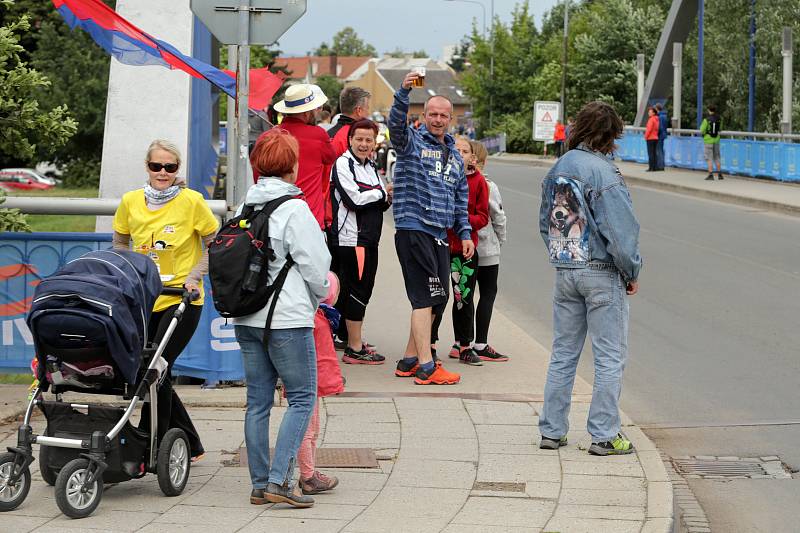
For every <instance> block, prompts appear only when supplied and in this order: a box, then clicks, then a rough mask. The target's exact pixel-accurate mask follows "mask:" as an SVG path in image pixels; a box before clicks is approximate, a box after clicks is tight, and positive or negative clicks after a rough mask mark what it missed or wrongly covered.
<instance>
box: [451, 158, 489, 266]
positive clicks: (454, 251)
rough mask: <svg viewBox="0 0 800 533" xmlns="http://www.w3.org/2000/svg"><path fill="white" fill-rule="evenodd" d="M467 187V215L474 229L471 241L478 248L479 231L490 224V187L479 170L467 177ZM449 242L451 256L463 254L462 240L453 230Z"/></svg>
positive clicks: (471, 233)
mask: <svg viewBox="0 0 800 533" xmlns="http://www.w3.org/2000/svg"><path fill="white" fill-rule="evenodd" d="M467 186H468V187H469V199H468V202H467V214H468V216H469V225H470V227H472V231H471V232H470V239H472V242H473V243H474V244H475V246H478V230H480V229H481V228H483V227H484V226H486V225H487V224H488V223H489V186H488V185H487V184H486V178H484V177H483V174H481V171H480V170H477V169H475V172H473V173H472V174H468V175H467ZM447 240H448V241H449V243H450V254H451V255H459V254H461V252H462V251H463V247H462V245H461V239H459V238H458V235H456V232H455V231H453V229H452V228H451V229H448V230H447Z"/></svg>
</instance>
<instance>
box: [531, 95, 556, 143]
mask: <svg viewBox="0 0 800 533" xmlns="http://www.w3.org/2000/svg"><path fill="white" fill-rule="evenodd" d="M560 116H561V103H560V102H545V101H538V102H534V104H533V140H534V141H545V142H553V134H555V132H556V121H557V120H558V118H559V117H560Z"/></svg>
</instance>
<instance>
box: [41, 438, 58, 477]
mask: <svg viewBox="0 0 800 533" xmlns="http://www.w3.org/2000/svg"><path fill="white" fill-rule="evenodd" d="M39 473H40V474H42V479H43V480H44V482H45V483H47V484H48V485H50V486H51V487H52V486H53V485H55V484H56V477H57V476H58V474H56V473H55V472H53V469H52V468H50V447H49V446H44V445H42V444H40V445H39Z"/></svg>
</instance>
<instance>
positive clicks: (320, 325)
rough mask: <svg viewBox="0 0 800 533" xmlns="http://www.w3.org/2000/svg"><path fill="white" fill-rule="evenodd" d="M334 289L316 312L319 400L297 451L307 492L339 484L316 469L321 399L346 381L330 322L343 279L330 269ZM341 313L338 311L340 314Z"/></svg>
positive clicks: (301, 487) (333, 478)
mask: <svg viewBox="0 0 800 533" xmlns="http://www.w3.org/2000/svg"><path fill="white" fill-rule="evenodd" d="M328 281H329V282H330V289H328V295H327V296H326V297H325V298H324V299H323V300H322V305H321V306H320V308H318V309H317V312H316V314H315V315H314V347H315V348H316V349H317V403H316V404H315V405H314V412H313V413H312V414H311V420H310V421H309V422H308V429H307V430H306V434H305V436H304V437H303V441H302V442H301V443H300V448H299V449H298V450H297V463H298V466H299V467H300V489H301V490H302V491H303V494H319V493H320V492H324V491H326V490H331V489H332V488H334V487H335V486H336V485H338V484H339V480H338V479H337V478H336V477H334V476H326V475H325V474H323V473H322V472H320V471H319V470H316V469H315V465H316V459H317V438H318V437H319V398H324V397H325V396H332V395H334V394H339V393H341V392H343V391H344V380H343V379H342V371H341V369H340V368H339V360H338V359H337V357H336V348H334V346H333V332H332V330H331V325H330V323H329V322H328V318H327V315H326V308H327V309H329V310H333V312H334V313H337V312H336V310H335V309H333V304H335V303H336V299H337V298H338V297H339V278H337V277H336V274H334V273H333V272H328ZM337 314H338V313H337Z"/></svg>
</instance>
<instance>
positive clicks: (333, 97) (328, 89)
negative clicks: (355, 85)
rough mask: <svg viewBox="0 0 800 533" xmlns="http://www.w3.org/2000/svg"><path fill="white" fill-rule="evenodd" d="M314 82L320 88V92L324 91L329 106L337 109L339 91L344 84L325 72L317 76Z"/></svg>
mask: <svg viewBox="0 0 800 533" xmlns="http://www.w3.org/2000/svg"><path fill="white" fill-rule="evenodd" d="M314 83H316V84H317V85H318V86H319V88H320V89H322V92H323V93H325V96H327V97H328V104H329V105H330V106H331V108H333V109H337V108H338V107H339V93H341V92H342V89H344V84H343V83H342V82H341V81H339V78H337V77H336V76H331V75H329V74H325V75H323V76H319V77H318V78H317V79H316V80H315V81H314Z"/></svg>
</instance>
